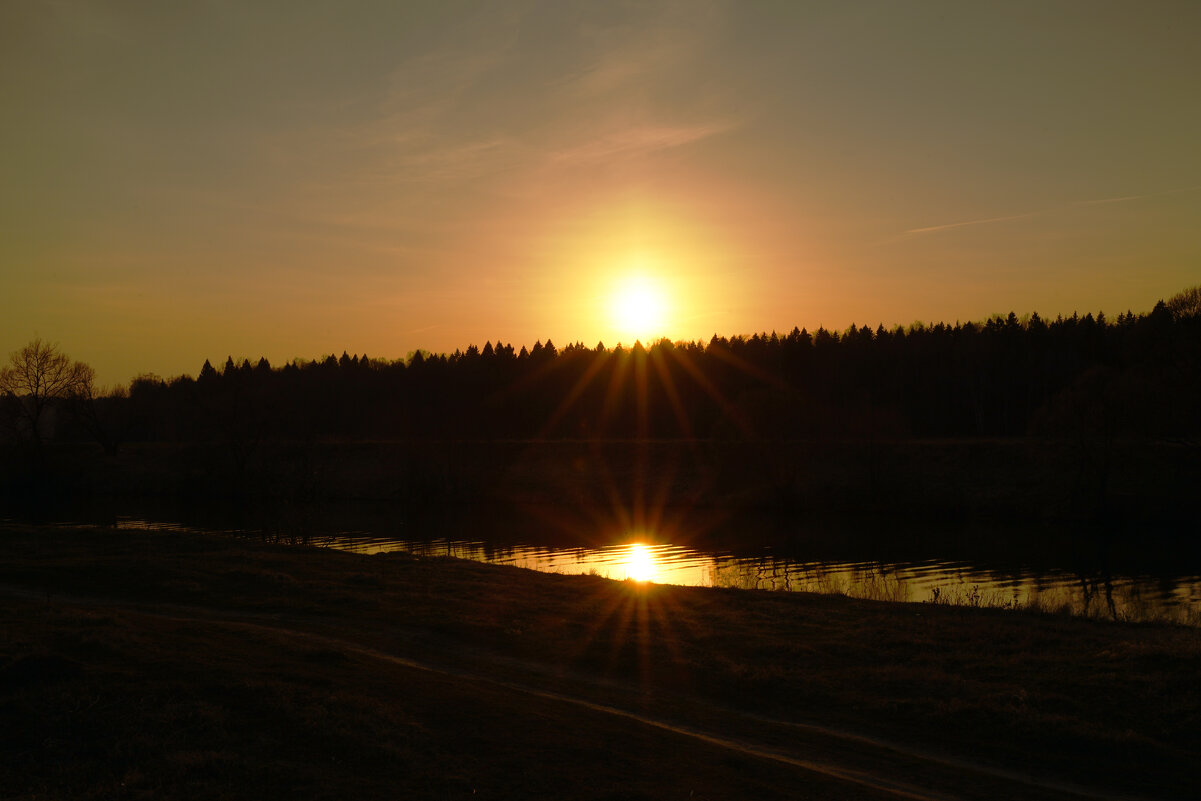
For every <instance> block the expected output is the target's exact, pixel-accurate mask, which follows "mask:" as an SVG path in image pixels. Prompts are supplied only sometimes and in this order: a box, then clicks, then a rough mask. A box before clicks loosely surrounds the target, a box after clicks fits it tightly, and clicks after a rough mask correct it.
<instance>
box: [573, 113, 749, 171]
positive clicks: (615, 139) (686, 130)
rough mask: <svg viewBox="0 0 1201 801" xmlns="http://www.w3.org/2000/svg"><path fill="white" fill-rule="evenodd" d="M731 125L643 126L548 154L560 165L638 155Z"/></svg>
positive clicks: (688, 141) (685, 142)
mask: <svg viewBox="0 0 1201 801" xmlns="http://www.w3.org/2000/svg"><path fill="white" fill-rule="evenodd" d="M733 127H734V126H733V125H732V124H731V123H728V122H712V123H702V124H699V125H680V126H676V125H642V126H638V127H634V128H628V129H625V130H621V131H616V132H613V133H610V134H606V135H605V136H601V137H599V138H596V139H592V140H590V141H586V142H583V143H581V144H578V145H573V146H571V147H568V148H565V149H562V150H558V151H555V152H554V153H552V154H551V161H552V162H554V163H556V164H560V165H561V164H564V163H570V164H578V163H589V162H595V161H602V160H605V159H610V158H614V157H629V156H641V155H645V154H647V153H653V152H655V151H659V150H668V149H671V148H676V147H682V146H683V145H690V144H693V143H696V142H699V141H701V140H703V139H708V138H709V137H711V136H716V135H718V134H721V133H725V132H726V131H729V130H730V129H731V128H733Z"/></svg>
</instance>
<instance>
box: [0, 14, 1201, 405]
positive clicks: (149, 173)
mask: <svg viewBox="0 0 1201 801" xmlns="http://www.w3.org/2000/svg"><path fill="white" fill-rule="evenodd" d="M1198 42H1201V2H1197V1H1196V0H1180V2H1157V1H1156V0H1129V1H1128V2H1105V1H1104V0H1082V1H1081V2H1068V1H1063V2H1060V1H1057V0H1034V1H1033V2H1024V1H1023V0H1005V2H973V1H972V0H946V2H942V1H935V0H931V1H930V2H919V1H917V0H915V1H914V2H905V1H904V0H881V1H880V2H856V1H855V0H837V2H809V1H807V0H794V1H793V2H755V1H754V0H731V1H730V2H721V1H720V0H715V1H714V2H707V1H705V0H699V1H697V2H691V1H689V2H683V1H681V2H652V1H649V0H648V1H646V2H611V1H607V2H571V1H570V0H548V1H546V2H532V1H531V2H526V1H525V0H505V1H504V2H448V0H439V1H438V2H428V3H425V2H404V1H403V0H390V1H389V2H376V3H372V2H353V1H352V0H336V2H334V1H333V0H331V1H330V2H326V1H325V0H305V2H279V3H268V2H251V1H249V0H210V1H209V2H161V0H145V2H133V1H132V0H130V1H126V2H116V1H115V0H114V1H112V2H106V1H105V0H45V1H43V2H35V1H34V0H5V2H3V3H2V4H0V288H2V290H3V292H2V294H0V352H3V353H7V352H8V351H11V350H14V349H16V348H17V347H20V346H21V345H23V344H24V343H25V342H26V341H28V340H29V339H31V338H32V337H33V336H34V335H35V334H36V335H40V336H42V337H43V338H46V339H50V340H57V341H58V342H60V343H61V345H62V347H63V349H64V350H65V351H66V352H68V353H69V354H70V355H71V356H72V357H74V358H77V359H82V360H85V361H88V362H90V363H91V364H92V365H94V366H95V367H96V368H97V369H98V371H99V373H100V377H101V379H102V380H104V381H106V382H117V381H127V380H128V379H129V378H131V377H132V376H133V375H135V374H137V373H139V372H144V371H153V372H156V373H159V374H161V375H163V376H172V375H177V374H179V373H184V372H187V373H191V374H193V375H194V374H195V373H196V372H197V371H198V369H199V367H200V364H201V363H203V361H204V359H206V358H209V359H213V360H214V361H217V360H224V358H225V357H226V356H227V355H229V354H232V355H234V356H235V357H242V356H249V357H251V358H252V359H257V357H258V356H260V355H266V356H267V357H268V358H269V359H271V360H272V362H274V363H277V364H278V363H282V362H283V361H286V360H288V359H291V358H293V357H296V356H303V357H317V356H320V355H322V354H326V353H330V352H335V353H338V354H340V353H341V352H342V351H343V350H347V351H350V352H351V353H363V352H366V353H367V354H369V355H371V356H375V357H386V358H396V357H401V356H404V355H405V354H406V353H408V352H409V351H412V350H413V349H415V348H426V349H430V350H434V351H453V350H454V349H456V348H465V347H466V346H467V345H469V344H472V343H474V344H477V345H483V343H484V341H485V340H493V341H496V340H497V339H501V340H504V341H507V342H512V343H513V344H514V345H521V344H526V345H532V344H533V342H534V341H535V340H536V339H543V340H545V339H546V338H547V337H550V338H552V339H553V340H554V341H555V342H556V343H557V344H559V345H563V344H566V343H567V342H570V341H575V340H581V341H583V342H585V343H586V344H588V345H594V344H596V342H597V340H600V339H603V340H604V341H605V343H606V344H608V345H613V344H616V341H617V339H618V338H620V337H621V334H620V332H618V331H616V330H615V329H614V326H613V322H612V320H611V319H610V316H609V313H608V311H607V303H608V301H607V298H608V296H609V294H610V292H611V287H612V283H613V282H614V281H615V280H617V279H618V277H620V276H624V275H627V274H630V273H641V274H642V275H643V277H644V279H646V280H651V281H653V282H655V283H657V284H658V285H659V286H660V287H661V289H662V291H663V292H664V293H665V294H666V296H667V297H668V299H669V303H670V308H669V309H667V310H665V311H663V312H662V314H661V316H662V317H663V326H662V327H664V328H665V329H666V330H664V331H663V332H662V333H664V334H666V335H668V336H671V337H673V338H677V339H681V338H688V339H695V338H704V339H708V337H709V336H710V335H712V334H713V333H715V332H716V333H720V334H726V335H729V334H737V333H748V334H749V333H752V332H755V331H770V330H773V329H775V330H779V331H787V330H791V328H792V327H793V326H794V325H798V326H807V327H809V328H810V329H814V328H816V327H817V326H819V325H824V326H826V327H828V328H836V329H842V328H845V327H846V326H847V325H849V324H850V323H852V322H854V323H859V324H862V323H869V324H871V325H873V326H874V325H875V324H876V323H883V324H884V325H885V326H891V325H894V324H897V323H903V324H908V323H910V322H912V321H914V320H916V319H922V320H940V319H941V320H947V321H953V320H955V319H983V318H985V317H987V316H988V315H990V314H993V313H997V312H1008V311H1010V310H1013V311H1016V312H1018V313H1019V314H1021V313H1024V312H1029V311H1032V310H1037V311H1039V312H1040V313H1042V314H1043V315H1044V316H1046V315H1050V316H1054V315H1055V314H1058V313H1066V314H1070V313H1071V312H1072V311H1073V310H1080V311H1081V312H1084V311H1094V312H1095V311H1097V310H1098V309H1101V310H1104V311H1106V312H1109V313H1111V314H1112V313H1116V312H1118V311H1122V310H1125V309H1127V308H1132V309H1134V310H1136V311H1138V310H1148V309H1149V308H1150V307H1151V305H1152V304H1154V302H1155V300H1156V299H1158V298H1160V297H1166V296H1170V295H1171V294H1173V293H1174V292H1176V291H1177V290H1179V289H1183V288H1184V287H1186V286H1190V285H1194V284H1197V283H1201V47H1199V46H1198Z"/></svg>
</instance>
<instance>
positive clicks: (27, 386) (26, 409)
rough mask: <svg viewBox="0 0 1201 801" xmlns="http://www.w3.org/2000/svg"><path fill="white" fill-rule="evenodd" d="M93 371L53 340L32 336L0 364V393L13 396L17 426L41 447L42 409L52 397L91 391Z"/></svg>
mask: <svg viewBox="0 0 1201 801" xmlns="http://www.w3.org/2000/svg"><path fill="white" fill-rule="evenodd" d="M94 380H95V371H94V370H93V369H92V368H91V367H89V366H88V365H86V364H84V363H83V362H72V361H71V359H70V358H69V357H68V356H67V355H66V354H65V353H63V352H62V351H60V350H59V348H58V344H57V343H50V342H45V341H43V340H42V339H40V338H37V339H34V340H33V341H32V342H30V343H29V344H28V345H26V346H25V347H23V348H21V349H20V350H16V351H13V352H12V353H11V354H10V355H9V357H8V364H7V365H5V366H4V367H2V368H0V396H5V397H10V398H12V399H15V403H12V402H10V408H12V409H14V411H15V413H16V417H17V419H16V423H17V427H18V430H20V431H22V432H23V433H28V435H29V436H30V438H31V439H32V440H33V443H34V446H35V447H37V448H39V449H40V448H41V445H42V434H43V428H44V427H45V425H46V418H47V415H46V411H47V410H48V409H49V408H50V407H51V405H52V404H54V403H55V402H56V401H60V400H66V399H69V398H72V397H77V396H79V395H81V394H84V393H88V394H90V393H91V392H92V385H93V383H94Z"/></svg>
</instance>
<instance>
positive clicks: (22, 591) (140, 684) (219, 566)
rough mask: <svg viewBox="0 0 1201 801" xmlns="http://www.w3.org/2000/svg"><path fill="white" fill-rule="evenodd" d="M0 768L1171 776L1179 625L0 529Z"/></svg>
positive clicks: (291, 779)
mask: <svg viewBox="0 0 1201 801" xmlns="http://www.w3.org/2000/svg"><path fill="white" fill-rule="evenodd" d="M0 609H3V614H2V616H0V631H2V632H3V634H2V636H0V722H2V725H0V797H3V798H22V799H35V798H36V799H58V798H61V799H67V798H72V799H75V798H81V799H82V798H96V799H101V798H103V799H114V798H155V799H161V798H167V799H170V798H248V799H249V798H254V799H259V798H434V799H443V798H506V799H517V798H532V797H541V798H549V797H553V798H589V799H592V798H595V799H601V798H610V799H617V798H681V799H725V798H753V799H776V798H779V799H785V798H823V799H824V798H833V799H838V798H895V797H904V798H917V799H927V798H928V799H994V798H996V799H1000V798H1007V799H1008V798H1025V799H1066V798H1081V797H1083V798H1181V799H1183V798H1195V797H1196V790H1197V787H1198V786H1201V764H1199V763H1201V758H1199V756H1198V755H1199V754H1201V682H1198V680H1197V679H1198V676H1201V632H1198V631H1197V630H1195V629H1185V628H1171V627H1163V626H1132V625H1115V624H1105V623H1098V622H1093V621H1087V620H1077V619H1068V618H1060V617H1042V616H1035V615H1030V614H1017V613H1011V612H1003V611H998V610H980V609H962V608H953V607H935V606H926V605H894V604H883V603H872V602H862V601H854V600H850V599H846V598H841V597H824V596H804V595H797V594H783V593H780V594H768V593H758V592H748V591H738V590H713V589H692V588H681V587H661V586H653V585H651V586H643V585H637V584H633V583H616V582H610V581H606V580H602V579H598V578H592V577H587V576H576V577H565V576H555V575H545V574H538V573H532V572H527V571H521V570H517V569H512V568H500V567H490V566H485V565H481V564H477V563H470V562H457V561H449V560H433V559H417V558H414V557H410V556H407V555H403V554H389V555H386V556H372V557H366V556H356V555H352V554H347V553H341V552H332V551H319V550H312V549H305V548H294V547H282V546H269V545H263V544H258V543H252V542H246V541H240V540H236V539H233V538H229V537H220V536H198V535H197V536H192V535H187V536H185V535H174V534H129V533H124V532H113V531H107V530H64V529H37V528H24V529H8V530H0Z"/></svg>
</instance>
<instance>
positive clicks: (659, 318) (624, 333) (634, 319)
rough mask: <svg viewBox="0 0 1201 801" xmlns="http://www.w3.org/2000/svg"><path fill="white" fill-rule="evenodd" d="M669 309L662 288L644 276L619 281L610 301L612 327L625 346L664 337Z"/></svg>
mask: <svg viewBox="0 0 1201 801" xmlns="http://www.w3.org/2000/svg"><path fill="white" fill-rule="evenodd" d="M668 308H669V303H668V299H667V293H666V291H665V290H664V289H663V286H662V284H661V283H660V282H659V281H657V280H655V279H653V278H651V277H649V276H646V275H630V276H626V277H624V278H622V279H621V280H619V281H618V282H617V283H616V285H615V286H614V288H613V292H612V294H611V296H610V298H609V315H610V321H611V325H612V326H613V329H614V330H615V331H616V333H617V335H618V336H619V337H620V338H621V339H622V340H623V341H625V342H626V344H632V343H633V340H636V339H641V340H649V339H652V338H654V337H658V336H663V335H665V334H666V328H667V314H668Z"/></svg>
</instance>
